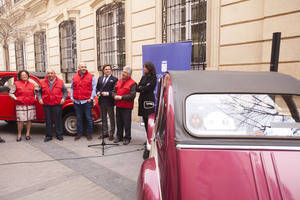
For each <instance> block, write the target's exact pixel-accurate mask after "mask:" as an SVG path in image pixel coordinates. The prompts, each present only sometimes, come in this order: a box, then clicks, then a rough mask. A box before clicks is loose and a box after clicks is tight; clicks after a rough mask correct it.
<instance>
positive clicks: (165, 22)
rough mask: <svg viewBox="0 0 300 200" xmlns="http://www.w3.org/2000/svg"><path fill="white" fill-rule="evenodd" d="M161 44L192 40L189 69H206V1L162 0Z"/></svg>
mask: <svg viewBox="0 0 300 200" xmlns="http://www.w3.org/2000/svg"><path fill="white" fill-rule="evenodd" d="M162 11H163V12H162V38H163V42H178V41H187V40H192V45H193V49H192V63H191V69H194V70H199V69H205V67H206V11H207V2H206V0H183V1H179V0H163V9H162Z"/></svg>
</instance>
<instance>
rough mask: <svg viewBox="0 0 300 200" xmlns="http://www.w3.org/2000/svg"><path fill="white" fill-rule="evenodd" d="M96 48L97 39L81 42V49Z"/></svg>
mask: <svg viewBox="0 0 300 200" xmlns="http://www.w3.org/2000/svg"><path fill="white" fill-rule="evenodd" d="M94 47H95V38H90V39H87V40H83V41H80V49H81V50H85V49H92V48H94Z"/></svg>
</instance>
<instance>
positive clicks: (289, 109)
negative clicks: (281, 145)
mask: <svg viewBox="0 0 300 200" xmlns="http://www.w3.org/2000/svg"><path fill="white" fill-rule="evenodd" d="M299 108H300V97H299V96H296V95H269V94H193V95H191V96H188V97H187V98H186V100H185V112H184V113H185V118H184V120H185V123H184V124H185V128H186V129H187V131H188V132H189V133H190V134H191V135H193V136H197V137H203V136H204V137H211V136H213V137H300V118H299V110H300V109H299Z"/></svg>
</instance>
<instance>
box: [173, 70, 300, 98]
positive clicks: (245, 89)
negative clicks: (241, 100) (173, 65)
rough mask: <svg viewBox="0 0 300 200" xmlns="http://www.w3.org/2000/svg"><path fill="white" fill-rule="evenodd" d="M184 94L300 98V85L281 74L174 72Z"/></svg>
mask: <svg viewBox="0 0 300 200" xmlns="http://www.w3.org/2000/svg"><path fill="white" fill-rule="evenodd" d="M169 74H170V76H171V79H172V85H173V87H174V89H176V90H179V91H180V93H181V92H182V93H185V94H187V93H194V92H196V93H280V94H299V95H300V81H299V80H297V79H295V78H293V77H291V76H288V75H285V74H280V73H277V72H233V71H170V72H169Z"/></svg>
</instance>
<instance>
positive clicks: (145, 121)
mask: <svg viewBox="0 0 300 200" xmlns="http://www.w3.org/2000/svg"><path fill="white" fill-rule="evenodd" d="M148 117H149V115H146V116H145V115H144V116H143V121H144V124H145V129H146V134H147V133H148Z"/></svg>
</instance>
